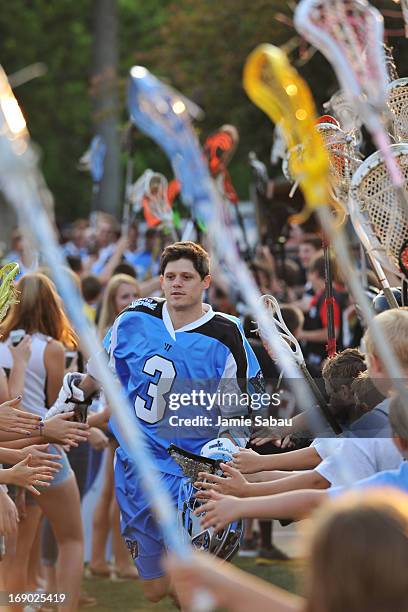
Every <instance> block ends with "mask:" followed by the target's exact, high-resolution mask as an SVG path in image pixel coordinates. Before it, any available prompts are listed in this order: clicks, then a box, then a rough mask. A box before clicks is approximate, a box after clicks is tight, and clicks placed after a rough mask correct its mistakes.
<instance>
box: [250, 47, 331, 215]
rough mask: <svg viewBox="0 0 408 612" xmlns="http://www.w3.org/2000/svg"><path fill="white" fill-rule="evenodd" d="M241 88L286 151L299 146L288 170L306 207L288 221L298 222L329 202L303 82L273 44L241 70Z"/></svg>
mask: <svg viewBox="0 0 408 612" xmlns="http://www.w3.org/2000/svg"><path fill="white" fill-rule="evenodd" d="M243 83H244V89H245V91H246V92H247V94H248V96H249V98H250V99H251V100H252V101H253V102H254V104H256V105H257V106H259V108H261V109H262V110H263V111H264V112H265V113H266V114H267V115H268V116H269V117H270V118H271V119H272V121H273V122H274V123H277V124H278V123H279V125H280V127H281V129H282V133H283V136H284V138H285V140H286V145H287V148H288V150H289V151H290V150H291V149H293V148H294V147H297V146H298V145H301V146H302V155H291V156H290V158H289V169H290V173H291V175H292V176H293V177H294V178H295V180H297V181H298V182H299V185H300V187H301V189H302V192H303V195H304V197H305V201H306V206H305V208H304V210H303V211H301V213H299V214H298V215H294V216H293V217H291V219H290V222H292V223H301V222H303V221H305V220H306V219H307V218H308V217H309V215H310V213H311V212H312V211H313V210H314V209H315V208H317V207H318V206H323V205H327V204H328V203H329V202H330V194H329V156H328V153H327V151H326V149H325V147H324V143H323V139H322V136H321V135H320V134H319V132H318V131H317V130H316V129H315V124H316V121H317V113H316V109H315V104H314V101H313V98H312V95H311V92H310V89H309V87H308V85H307V84H306V82H305V81H304V80H303V79H302V78H301V77H300V75H299V74H298V72H297V71H296V70H295V69H294V68H293V67H292V66H291V65H290V63H289V60H288V58H287V57H286V55H285V53H284V52H283V51H282V50H281V49H279V48H278V47H274V46H273V45H268V44H264V45H260V46H259V47H257V48H256V49H255V50H254V51H252V53H251V54H250V55H249V56H248V59H247V61H246V64H245V67H244V76H243Z"/></svg>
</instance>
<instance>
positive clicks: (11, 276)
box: [0, 263, 19, 322]
mask: <svg viewBox="0 0 408 612" xmlns="http://www.w3.org/2000/svg"><path fill="white" fill-rule="evenodd" d="M18 272H19V267H18V264H17V263H8V264H6V265H5V266H3V267H2V268H1V269H0V322H1V321H2V320H3V319H4V317H5V316H6V314H7V311H8V309H9V307H10V306H11V305H12V304H17V302H18V300H17V296H18V291H17V289H16V287H15V285H14V281H15V278H16V276H17V274H18Z"/></svg>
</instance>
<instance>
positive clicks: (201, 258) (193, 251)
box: [160, 240, 210, 278]
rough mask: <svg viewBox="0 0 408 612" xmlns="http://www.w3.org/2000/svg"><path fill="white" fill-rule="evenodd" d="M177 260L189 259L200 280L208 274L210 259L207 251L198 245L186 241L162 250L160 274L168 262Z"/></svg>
mask: <svg viewBox="0 0 408 612" xmlns="http://www.w3.org/2000/svg"><path fill="white" fill-rule="evenodd" d="M179 259H189V260H190V261H191V263H192V264H193V266H194V269H195V270H196V271H197V272H198V273H199V275H200V276H201V278H204V277H205V276H207V275H208V274H209V273H210V258H209V256H208V253H207V251H205V250H204V249H203V247H202V246H200V245H199V244H196V243H195V242H191V241H190V240H186V241H184V242H175V243H174V244H169V246H167V247H166V248H165V249H164V251H163V253H162V254H161V257H160V274H164V271H165V270H166V266H167V264H168V263H169V262H170V261H178V260H179Z"/></svg>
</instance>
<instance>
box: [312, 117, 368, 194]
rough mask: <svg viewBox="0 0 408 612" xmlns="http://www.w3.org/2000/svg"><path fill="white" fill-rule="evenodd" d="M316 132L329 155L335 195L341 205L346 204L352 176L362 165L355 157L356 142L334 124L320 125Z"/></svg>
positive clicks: (317, 126) (325, 123) (351, 136)
mask: <svg viewBox="0 0 408 612" xmlns="http://www.w3.org/2000/svg"><path fill="white" fill-rule="evenodd" d="M316 130H317V131H318V132H319V133H320V134H321V136H322V138H323V142H324V145H325V147H326V149H327V151H328V153H329V160H330V167H329V173H330V179H331V184H332V188H333V195H334V197H335V198H336V199H337V200H338V201H339V202H340V203H346V202H347V199H348V192H349V188H350V182H351V179H352V176H353V174H354V172H355V171H356V170H357V168H358V166H359V165H360V163H361V162H360V160H358V159H356V157H355V150H356V141H355V139H354V137H353V135H351V134H346V132H344V131H343V130H342V129H341V128H340V127H338V126H337V125H335V124H333V123H327V122H324V123H318V124H317V125H316Z"/></svg>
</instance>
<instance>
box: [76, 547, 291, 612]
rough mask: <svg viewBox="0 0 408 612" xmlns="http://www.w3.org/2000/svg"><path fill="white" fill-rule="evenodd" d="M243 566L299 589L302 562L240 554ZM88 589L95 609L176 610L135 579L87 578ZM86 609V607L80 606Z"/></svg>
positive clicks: (103, 611) (124, 611) (101, 611)
mask: <svg viewBox="0 0 408 612" xmlns="http://www.w3.org/2000/svg"><path fill="white" fill-rule="evenodd" d="M236 565H238V566H239V567H240V568H241V569H243V570H245V571H247V572H250V573H251V574H255V575H256V576H259V577H260V578H263V579H264V580H267V581H268V582H271V583H273V584H276V585H277V586H280V587H282V588H284V589H286V590H288V591H292V592H296V591H297V590H298V582H299V580H300V579H301V576H302V564H301V563H300V562H289V563H275V564H273V565H268V566H258V565H256V564H255V561H254V559H250V558H249V559H248V558H238V559H237V561H236ZM83 586H84V588H85V589H86V591H87V592H88V593H89V594H90V595H93V596H94V597H96V598H97V600H98V605H97V606H95V607H94V608H91V610H94V611H95V612H113V611H118V610H119V611H120V612H153V611H156V610H157V611H164V610H167V611H169V612H170V611H175V610H176V608H175V607H174V606H173V605H172V604H171V602H170V601H169V600H165V601H162V602H160V603H158V604H151V603H149V602H148V601H147V600H146V599H145V598H144V597H143V594H142V589H141V587H140V584H139V583H138V581H136V580H134V581H133V580H132V581H123V582H115V581H111V580H107V579H103V578H89V579H88V578H86V579H85V580H84V584H83ZM81 610H85V608H81Z"/></svg>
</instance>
